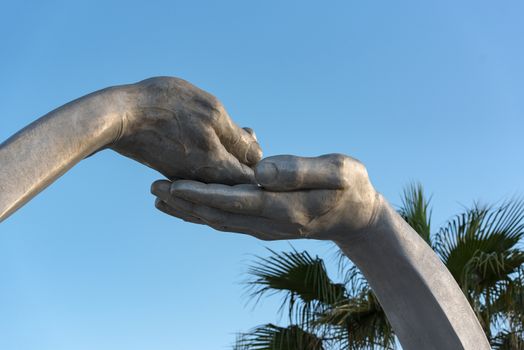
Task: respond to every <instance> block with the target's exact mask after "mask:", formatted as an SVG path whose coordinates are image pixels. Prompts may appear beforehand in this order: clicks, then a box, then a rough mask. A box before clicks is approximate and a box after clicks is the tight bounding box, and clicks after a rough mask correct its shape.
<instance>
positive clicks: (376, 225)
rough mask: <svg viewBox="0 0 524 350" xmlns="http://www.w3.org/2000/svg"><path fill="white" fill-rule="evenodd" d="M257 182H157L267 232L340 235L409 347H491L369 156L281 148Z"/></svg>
mask: <svg viewBox="0 0 524 350" xmlns="http://www.w3.org/2000/svg"><path fill="white" fill-rule="evenodd" d="M255 174H256V179H257V181H258V183H259V184H260V185H262V187H258V186H249V185H242V186H224V185H218V184H203V183H199V182H195V181H175V182H173V183H170V182H168V181H159V182H156V183H154V184H153V187H152V191H153V193H154V194H155V195H156V196H157V197H158V198H157V201H156V206H157V208H158V209H160V210H162V211H163V212H165V213H168V214H170V215H173V216H176V217H179V218H182V219H183V220H186V221H189V222H194V223H198V224H206V225H209V226H211V227H213V228H215V229H217V230H220V231H233V232H241V233H246V234H250V235H252V236H255V237H257V238H260V239H264V240H277V239H292V238H314V239H322V240H332V241H335V242H336V243H337V244H338V245H339V246H340V247H341V249H342V250H343V251H344V253H345V254H346V255H347V256H348V257H349V258H350V259H351V260H352V261H354V262H355V264H356V265H358V267H359V268H360V269H361V270H362V272H363V273H364V275H365V276H366V278H367V280H368V281H369V283H370V285H371V287H372V288H373V291H374V292H375V293H376V295H377V296H378V299H379V301H380V303H381V305H382V306H383V308H384V311H385V312H386V314H387V316H388V319H389V320H390V322H391V324H392V326H393V329H394V330H395V333H396V334H397V335H398V337H399V340H400V342H401V344H402V346H403V348H404V349H405V350H421V349H424V350H443V349H446V350H462V349H466V350H484V349H489V344H488V342H487V339H486V337H485V335H484V332H483V331H482V328H481V326H480V324H479V322H478V321H477V319H476V317H475V315H474V313H473V311H472V310H471V308H470V306H469V304H468V302H467V300H466V298H465V296H464V295H463V293H462V291H461V290H460V288H459V287H458V285H457V283H456V282H455V281H454V279H453V277H452V276H451V274H450V273H449V272H448V271H447V269H446V267H445V266H444V264H443V263H442V262H441V261H440V260H439V258H438V257H437V255H436V254H435V253H434V252H433V250H432V249H431V248H430V247H429V246H428V245H427V244H426V243H425V242H424V241H423V240H422V238H420V236H419V235H418V234H417V233H416V232H415V231H414V230H413V229H412V228H411V227H410V226H409V225H408V224H407V223H406V222H405V221H404V220H403V219H402V218H401V217H400V216H399V215H398V214H397V213H396V212H395V210H394V209H393V208H391V206H390V205H389V204H388V203H387V201H386V200H385V199H383V198H382V196H380V195H379V194H378V193H377V192H376V191H375V189H374V188H373V186H372V184H371V182H370V181H369V178H368V175H367V171H366V169H365V167H364V166H363V164H362V163H360V162H359V161H357V160H356V159H353V158H351V157H347V156H343V155H340V154H331V155H325V156H321V157H317V158H302V157H294V156H275V157H269V158H266V159H264V160H262V161H261V162H260V163H259V164H258V165H257V167H256V169H255Z"/></svg>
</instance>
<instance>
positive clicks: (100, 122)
mask: <svg viewBox="0 0 524 350" xmlns="http://www.w3.org/2000/svg"><path fill="white" fill-rule="evenodd" d="M105 148H112V149H113V150H115V151H117V152H119V153H121V154H123V155H125V156H127V157H130V158H132V159H134V160H136V161H139V162H141V163H143V164H145V165H147V166H150V167H151V168H154V169H156V170H158V171H159V172H160V173H162V174H163V175H165V176H166V177H168V178H170V179H174V178H182V179H199V180H200V181H206V182H220V183H230V184H233V183H250V182H253V178H254V174H253V170H252V169H251V166H252V165H254V164H255V163H256V162H258V160H260V158H261V151H260V147H259V145H258V143H257V142H256V138H255V136H254V135H253V133H252V132H251V131H246V130H243V129H241V128H239V127H238V126H237V125H236V124H234V123H233V122H232V121H231V119H230V118H229V116H228V114H227V112H226V111H225V109H224V107H223V106H222V105H221V104H220V102H219V101H218V100H217V99H216V98H215V97H214V96H212V95H210V94H208V93H207V92H205V91H203V90H200V89H198V88H197V87H195V86H193V85H191V84H190V83H188V82H186V81H184V80H181V79H177V78H171V77H158V78H151V79H147V80H144V81H141V82H139V83H136V84H130V85H122V86H117V87H112V88H108V89H104V90H100V91H97V92H95V93H92V94H89V95H87V96H84V97H82V98H80V99H77V100H75V101H72V102H70V103H68V104H66V105H64V106H62V107H60V108H58V109H56V110H54V111H52V112H50V113H49V114H47V115H45V116H43V117H42V118H40V119H39V120H37V121H35V122H34V123H32V124H30V125H29V126H27V127H26V128H24V129H23V130H21V131H20V132H18V133H17V134H15V135H14V136H12V137H11V138H9V139H8V140H6V141H5V142H4V143H2V144H0V221H2V220H4V219H5V218H7V217H8V216H9V215H10V214H12V213H13V212H14V211H15V210H16V209H18V208H20V207H21V206H22V205H23V204H25V203H26V202H27V201H29V200H30V199H31V198H33V197H34V196H35V195H36V194H38V193H39V192H40V191H42V190H43V189H44V188H46V187H47V186H48V185H49V184H51V183H52V182H53V181H54V180H56V179H57V178H58V177H59V176H61V175H62V174H64V173H65V172H66V171H67V170H69V169H70V168H71V167H73V166H74V165H75V164H76V163H78V162H79V161H80V160H82V159H83V158H84V157H86V156H88V155H90V154H92V153H95V152H97V151H99V150H101V149H105Z"/></svg>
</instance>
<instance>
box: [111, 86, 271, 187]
mask: <svg viewBox="0 0 524 350" xmlns="http://www.w3.org/2000/svg"><path fill="white" fill-rule="evenodd" d="M120 88H121V89H123V91H124V92H125V96H126V100H127V102H128V103H125V105H126V106H129V105H131V107H126V110H127V113H126V114H125V115H124V117H123V125H122V132H121V136H120V137H119V138H118V140H117V141H116V142H115V143H114V144H113V145H111V148H112V149H114V150H115V151H117V152H119V153H121V154H123V155H125V156H127V157H130V158H133V159H135V160H137V161H139V162H141V163H143V164H145V165H148V166H150V167H151V168H154V169H156V170H158V171H159V172H161V173H162V174H163V175H165V176H166V177H168V178H170V179H172V180H174V179H193V180H199V181H204V182H219V183H226V184H239V183H252V182H253V181H254V177H253V170H252V169H251V168H250V167H251V166H254V165H255V164H256V163H257V162H258V161H259V160H260V158H261V156H262V153H261V150H260V147H259V145H258V143H257V141H256V138H255V136H254V135H253V134H252V132H251V131H250V130H243V129H241V128H239V127H238V126H237V125H236V124H235V123H233V121H232V120H231V119H230V117H229V116H228V114H227V112H226V110H225V109H224V107H223V106H222V104H221V103H220V102H219V101H218V100H217V99H216V98H215V97H214V96H212V95H210V94H208V93H207V92H205V91H203V90H200V89H199V88H197V87H195V86H194V85H192V84H190V83H188V82H187V81H185V80H182V79H177V78H170V77H159V78H151V79H147V80H144V81H141V82H139V83H137V84H132V85H127V86H123V87H120Z"/></svg>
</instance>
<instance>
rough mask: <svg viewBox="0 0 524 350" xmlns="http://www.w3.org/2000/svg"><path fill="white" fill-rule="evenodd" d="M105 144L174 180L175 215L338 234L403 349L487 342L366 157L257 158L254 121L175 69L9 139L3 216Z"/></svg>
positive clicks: (255, 230)
mask: <svg viewBox="0 0 524 350" xmlns="http://www.w3.org/2000/svg"><path fill="white" fill-rule="evenodd" d="M106 148H110V149H113V150H115V151H117V152H119V153H121V154H123V155H125V156H127V157H130V158H132V159H135V160H137V161H139V162H141V163H143V164H145V165H147V166H150V167H152V168H154V169H156V170H158V171H159V172H160V173H162V174H163V175H164V176H166V177H167V178H168V179H170V180H171V181H173V182H171V181H168V180H161V181H158V182H155V183H154V184H153V186H152V192H153V193H154V194H155V195H156V196H157V197H158V198H157V201H156V205H157V207H158V208H159V209H160V210H162V211H164V212H166V213H168V214H170V215H173V216H175V217H179V218H181V219H183V220H186V221H190V222H194V223H198V224H205V225H209V226H211V227H213V228H215V229H217V230H220V231H233V232H240V233H245V234H249V235H252V236H255V237H257V238H260V239H263V240H279V239H295V238H314V239H321V240H332V241H334V242H336V243H337V244H338V245H339V246H340V247H341V249H342V250H343V251H344V252H345V254H347V256H348V257H349V258H350V259H352V260H353V261H354V262H355V263H356V264H357V265H358V266H359V267H360V268H361V270H362V271H363V273H364V275H365V276H366V278H367V279H368V281H369V282H370V285H371V286H372V288H373V290H374V291H375V293H376V294H377V296H378V298H379V300H380V302H381V304H382V306H383V307H384V310H385V311H386V313H387V315H388V318H389V319H390V321H391V323H392V325H393V328H394V329H395V332H396V334H397V335H398V336H399V339H400V341H401V343H402V346H403V348H404V349H406V350H414V349H417V350H420V349H439V350H442V349H468V350H484V349H489V344H488V342H487V340H486V338H485V336H484V333H483V331H482V329H481V327H480V325H479V323H478V321H477V319H476V317H475V315H474V313H473V311H472V310H471V308H470V307H469V304H468V302H467V300H466V298H465V297H464V295H463V294H462V291H461V290H460V288H459V287H458V285H457V284H456V283H455V281H454V280H453V277H452V276H451V274H450V273H449V272H448V271H447V270H446V268H445V266H444V265H443V264H442V262H441V261H440V260H439V259H438V257H437V256H436V255H435V253H434V252H433V251H432V250H431V248H430V247H428V246H427V245H426V243H425V242H424V241H423V240H422V239H421V238H420V237H419V236H418V234H417V233H416V232H415V231H413V229H411V227H410V226H409V225H408V224H406V223H405V222H404V221H403V220H402V218H401V217H400V216H399V215H398V214H397V213H396V212H395V210H393V209H392V208H391V206H390V205H389V204H388V203H387V201H386V200H385V199H384V198H383V197H382V196H381V195H380V194H379V193H378V192H377V191H375V189H374V188H373V186H372V184H371V182H370V181H369V178H368V175H367V171H366V168H365V167H364V165H363V164H362V163H360V162H359V161H357V160H355V159H353V158H350V157H347V156H344V155H340V154H332V155H326V156H322V157H317V158H300V157H295V156H276V157H270V158H266V159H265V160H263V161H261V162H259V160H260V158H261V151H260V148H259V146H258V143H257V142H256V137H255V136H254V134H253V133H252V131H251V130H243V129H241V128H239V127H238V126H236V125H235V124H234V123H233V122H232V121H231V119H230V118H229V116H228V115H227V113H226V111H225V110H224V108H223V106H222V105H221V104H220V103H219V102H218V100H217V99H216V98H215V97H213V96H212V95H210V94H208V93H206V92H204V91H202V90H200V89H198V88H196V87H195V86H193V85H191V84H189V83H188V82H186V81H183V80H180V79H176V78H169V77H161V78H152V79H148V80H144V81H142V82H139V83H136V84H131V85H124V86H117V87H113V88H109V89H105V90H101V91H98V92H95V93H93V94H90V95H87V96H85V97H82V98H80V99H78V100H75V101H73V102H71V103H68V104H66V105H64V106H63V107H60V108H58V109H57V110H55V111H52V112H50V113H49V114H47V115H46V116H44V117H42V118H40V119H39V120H37V121H36V122H34V123H33V124H31V125H29V126H28V127H26V128H25V129H23V130H21V131H20V132H19V133H17V134H16V135H14V136H12V137H11V138H10V139H8V140H7V141H5V142H4V143H2V144H1V145H0V169H1V171H0V221H1V220H3V219H5V218H7V217H8V216H9V215H10V214H12V213H13V212H14V211H15V210H16V209H17V208H19V207H20V206H22V205H23V204H24V203H26V202H27V201H28V200H30V199H31V198H32V197H34V196H35V195H36V194H37V193H38V192H40V191H41V190H43V189H44V188H45V187H46V186H48V185H49V184H51V183H52V182H53V181H54V180H55V179H57V178H58V177H59V176H60V175H62V174H64V173H65V172H66V171H67V170H68V169H70V168H71V167H72V166H74V165H75V164H76V163H77V162H79V161H80V160H82V159H83V158H84V157H86V156H88V155H90V154H92V153H95V152H97V151H100V150H102V149H106ZM255 164H257V166H256V168H255V171H253V170H252V168H251V167H252V166H254V165H255ZM179 179H184V180H179ZM257 184H260V185H261V186H259V185H257Z"/></svg>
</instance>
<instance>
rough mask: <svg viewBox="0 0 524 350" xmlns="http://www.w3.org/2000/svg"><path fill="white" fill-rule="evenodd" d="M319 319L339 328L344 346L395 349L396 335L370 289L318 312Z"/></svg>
mask: <svg viewBox="0 0 524 350" xmlns="http://www.w3.org/2000/svg"><path fill="white" fill-rule="evenodd" d="M316 322H318V323H321V324H329V325H332V326H334V327H336V329H337V333H338V338H339V339H340V340H341V344H342V345H343V346H342V348H344V349H395V344H396V343H395V335H394V333H393V328H392V327H391V325H390V323H389V321H388V319H387V317H386V314H385V312H384V310H383V309H382V307H381V306H380V303H379V301H378V299H377V297H376V296H375V294H374V293H373V291H372V290H371V289H367V290H363V291H362V292H361V294H360V295H359V296H356V297H352V298H348V299H346V300H344V301H342V302H340V303H339V304H338V305H335V306H333V307H331V308H330V309H328V310H326V311H325V312H324V313H323V314H321V315H318V317H317V320H316Z"/></svg>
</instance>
